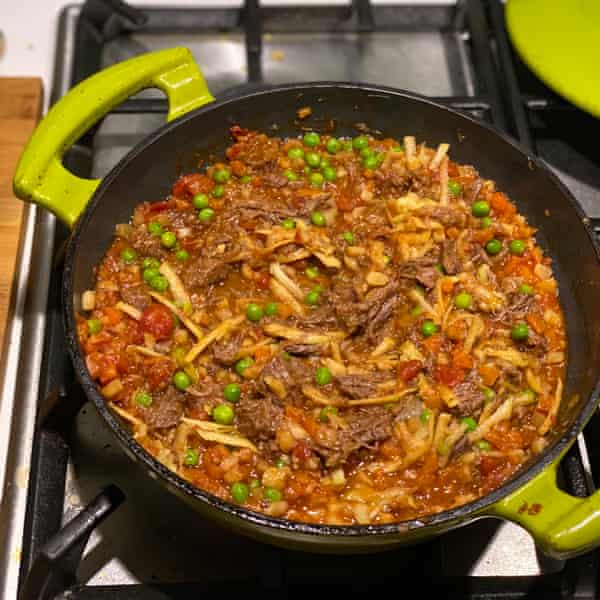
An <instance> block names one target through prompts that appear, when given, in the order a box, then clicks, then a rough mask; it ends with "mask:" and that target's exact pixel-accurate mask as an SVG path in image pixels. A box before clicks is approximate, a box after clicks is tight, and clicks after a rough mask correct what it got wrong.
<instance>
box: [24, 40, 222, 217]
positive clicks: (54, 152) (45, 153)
mask: <svg viewBox="0 0 600 600" xmlns="http://www.w3.org/2000/svg"><path fill="white" fill-rule="evenodd" d="M148 87H156V88H159V89H161V90H163V91H164V92H165V93H166V95H167V97H168V99H169V113H168V115H167V120H169V121H171V120H173V119H176V118H177V117H180V116H181V115H183V114H185V113H186V112H188V111H190V110H192V109H194V108H198V107H200V106H202V105H203V104H206V103H208V102H211V101H212V100H213V97H212V95H211V94H210V92H209V91H208V88H207V87H206V83H205V81H204V77H203V76H202V73H201V72H200V70H199V69H198V67H197V65H196V63H195V62H194V59H193V57H192V55H191V53H190V51H189V50H188V49H187V48H172V49H169V50H160V51H158V52H150V53H148V54H142V55H141V56H137V57H136V58H132V59H130V60H126V61H124V62H121V63H118V64H116V65H113V66H112V67H109V68H107V69H105V70H103V71H100V72H99V73H97V74H96V75H93V76H92V77H90V78H88V79H85V80H84V81H82V82H81V83H80V84H78V85H77V86H75V87H74V88H73V89H72V90H70V91H69V92H68V93H67V94H66V95H65V96H63V97H62V98H61V99H60V100H59V101H58V102H57V103H56V104H55V105H54V106H53V107H52V108H51V109H50V111H49V112H48V114H47V115H46V117H45V118H44V119H43V120H42V122H41V123H40V124H39V125H38V127H37V129H36V130H35V131H34V133H33V135H32V136H31V139H30V140H29V142H28V144H27V146H26V147H25V150H24V151H23V154H22V155H21V158H20V160H19V164H18V165H17V170H16V173H15V177H14V180H13V187H14V192H15V195H16V196H17V197H19V198H21V199H22V200H27V201H29V202H35V203H36V204H40V205H42V206H44V207H45V208H47V209H48V210H50V211H52V212H53V213H54V214H55V215H56V216H57V217H59V218H60V219H61V220H62V221H64V222H65V223H66V224H67V225H68V226H69V227H73V225H74V224H75V222H76V221H77V218H78V217H79V215H80V214H81V213H82V211H83V209H84V208H85V206H86V204H87V202H88V200H89V199H90V197H91V196H92V194H93V193H94V190H95V189H96V188H97V187H98V185H99V183H100V180H98V179H82V178H80V177H76V176H75V175H74V174H73V173H71V172H69V171H68V170H67V169H66V168H65V167H64V166H63V164H62V157H63V155H64V153H65V152H66V150H67V149H68V148H69V147H70V146H71V145H72V144H73V143H74V142H75V141H76V140H77V139H79V138H80V137H81V135H83V134H84V133H85V132H86V131H87V130H88V129H89V128H90V127H91V126H92V125H93V124H94V123H96V122H97V121H98V120H99V119H101V118H102V117H103V116H104V115H106V113H108V112H109V111H110V110H111V109H112V108H114V107H115V106H116V105H118V104H119V103H121V102H123V100H125V99H127V98H128V97H129V96H131V95H132V94H135V93H136V92H138V91H140V90H141V89H144V88H148Z"/></svg>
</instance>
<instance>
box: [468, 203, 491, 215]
mask: <svg viewBox="0 0 600 600" xmlns="http://www.w3.org/2000/svg"><path fill="white" fill-rule="evenodd" d="M471 214H472V215H473V216H474V217H478V218H483V217H487V216H488V215H489V214H490V205H489V204H488V203H487V202H486V201H485V200H477V202H474V203H473V206H471Z"/></svg>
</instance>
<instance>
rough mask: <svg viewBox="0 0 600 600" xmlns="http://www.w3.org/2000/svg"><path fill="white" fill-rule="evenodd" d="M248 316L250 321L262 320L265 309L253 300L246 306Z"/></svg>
mask: <svg viewBox="0 0 600 600" xmlns="http://www.w3.org/2000/svg"><path fill="white" fill-rule="evenodd" d="M246 317H247V319H248V321H254V322H255V323H256V322H257V321H260V320H261V319H262V318H263V309H262V308H261V307H260V306H259V305H258V304H255V303H254V302H251V303H250V304H248V306H246Z"/></svg>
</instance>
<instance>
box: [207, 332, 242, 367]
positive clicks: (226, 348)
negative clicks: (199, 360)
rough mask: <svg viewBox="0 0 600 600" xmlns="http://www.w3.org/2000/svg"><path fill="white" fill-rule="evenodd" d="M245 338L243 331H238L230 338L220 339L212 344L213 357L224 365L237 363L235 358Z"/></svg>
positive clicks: (228, 365)
mask: <svg viewBox="0 0 600 600" xmlns="http://www.w3.org/2000/svg"><path fill="white" fill-rule="evenodd" d="M243 339H244V332H243V331H236V332H234V333H233V334H232V335H230V336H229V337H228V338H225V339H223V340H219V341H218V342H215V343H214V344H213V345H212V352H213V358H214V359H215V361H216V362H217V363H219V364H220V365H223V366H224V367H230V366H231V365H233V363H235V358H236V356H237V353H238V351H239V349H240V346H241V345H242V341H243Z"/></svg>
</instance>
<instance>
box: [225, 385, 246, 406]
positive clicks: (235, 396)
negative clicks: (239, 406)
mask: <svg viewBox="0 0 600 600" xmlns="http://www.w3.org/2000/svg"><path fill="white" fill-rule="evenodd" d="M241 393H242V388H240V386H239V385H238V384H237V383H228V384H227V385H226V386H225V388H224V389H223V396H225V400H227V401H229V402H237V401H238V400H239V399H240V395H241Z"/></svg>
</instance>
